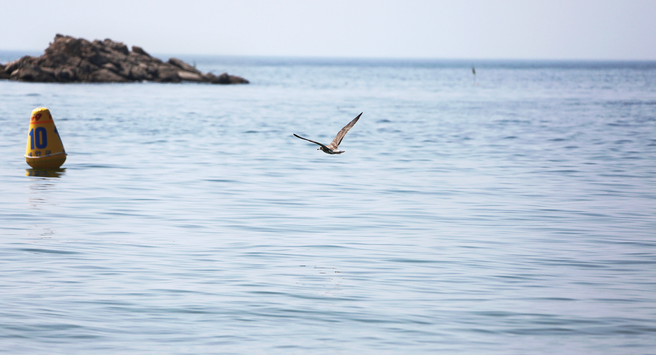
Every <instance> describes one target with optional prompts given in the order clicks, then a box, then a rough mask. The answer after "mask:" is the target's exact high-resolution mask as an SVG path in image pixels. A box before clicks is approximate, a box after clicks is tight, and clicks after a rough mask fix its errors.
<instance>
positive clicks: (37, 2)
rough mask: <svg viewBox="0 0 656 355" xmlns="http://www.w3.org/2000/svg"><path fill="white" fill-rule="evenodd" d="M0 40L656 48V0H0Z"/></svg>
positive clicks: (509, 49)
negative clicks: (57, 38)
mask: <svg viewBox="0 0 656 355" xmlns="http://www.w3.org/2000/svg"><path fill="white" fill-rule="evenodd" d="M0 8H1V9H2V12H3V14H4V15H3V18H2V21H0V33H2V35H1V36H0V50H17V51H37V52H42V51H43V50H45V48H46V47H47V46H48V44H49V43H50V42H52V40H53V38H54V37H55V34H57V33H61V34H64V35H70V36H74V37H82V38H86V39H88V40H93V39H105V38H111V39H112V40H115V41H119V42H123V43H125V44H127V45H128V46H132V45H137V46H141V47H142V48H143V49H145V50H146V51H147V52H149V53H151V54H157V53H166V54H179V55H203V54H208V55H245V56H300V57H345V58H422V59H429V58H430V59H583V60H589V59H593V60H594V59H600V60H656V0H612V1H611V0H525V1H519V0H495V1H491V0H490V1H484V0H460V1H429V0H424V1H419V0H378V1H370V0H331V1H314V0H305V1H301V0H278V1H256V0H230V1H223V0H217V1H210V0H206V1H198V0H186V1H176V0H157V1H151V0H143V1H141V0H112V1H93V0H85V1H79V0H57V1H45V0H34V1H32V0H21V1H15V0H0Z"/></svg>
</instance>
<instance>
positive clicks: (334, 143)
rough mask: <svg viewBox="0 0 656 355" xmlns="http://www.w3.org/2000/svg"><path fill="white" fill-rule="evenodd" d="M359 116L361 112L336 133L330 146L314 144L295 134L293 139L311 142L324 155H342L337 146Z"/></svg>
mask: <svg viewBox="0 0 656 355" xmlns="http://www.w3.org/2000/svg"><path fill="white" fill-rule="evenodd" d="M360 116H362V112H360V114H359V115H358V117H356V118H354V119H353V120H352V121H351V122H349V123H348V124H347V125H346V126H344V128H342V129H341V130H340V131H339V132H337V135H336V136H335V139H333V141H332V142H330V144H328V145H323V144H321V143H319V142H315V141H313V140H310V139H307V138H303V137H301V136H299V135H298V134H296V133H294V137H296V138H300V139H303V140H306V141H308V142H312V143H314V144H317V145H319V148H317V150H322V151H323V152H324V153H326V154H342V153H344V151H343V150H337V147H339V144H340V143H342V139H344V136H345V135H346V133H347V132H348V131H349V129H351V127H353V125H355V123H356V122H358V120H359V119H360Z"/></svg>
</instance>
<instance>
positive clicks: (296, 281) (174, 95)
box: [0, 57, 656, 354]
mask: <svg viewBox="0 0 656 355" xmlns="http://www.w3.org/2000/svg"><path fill="white" fill-rule="evenodd" d="M184 59H185V60H188V61H190V62H191V61H192V59H193V60H194V61H195V62H196V63H197V65H198V67H199V69H201V70H203V71H210V70H212V71H214V72H216V73H220V72H223V71H226V70H227V71H228V72H230V73H232V74H237V75H241V76H244V77H246V78H247V79H249V80H251V83H252V84H250V85H245V86H213V85H203V84H152V83H141V84H67V85H62V84H30V83H16V82H9V81H0V153H1V154H0V233H1V235H2V236H1V238H0V352H2V353H6V354H39V353H40V354H45V353H48V354H74V353H81V354H118V353H120V354H337V353H343V354H400V353H406V352H413V353H417V354H432V353H436V352H441V353H463V354H554V353H561V354H620V353H621V354H653V353H654V352H655V350H654V349H656V63H603V62H589V63H576V62H574V63H567V62H551V63H541V62H481V63H474V64H476V69H477V70H476V71H477V76H476V78H474V76H473V75H472V72H471V63H470V62H457V61H454V62H446V61H434V62H431V61H365V60H362V61H350V60H338V61H334V60H300V59H289V60H286V59H266V58H261V59H254V58H207V57H205V58H200V59H198V58H196V59H194V58H184ZM475 80H476V81H477V82H478V85H475V84H474V82H475ZM40 106H45V107H48V108H49V109H50V110H51V112H52V114H53V116H54V118H55V122H56V124H57V128H58V130H59V132H60V135H61V137H62V140H63V143H64V146H65V147H66V150H67V152H68V153H69V156H68V160H67V162H66V163H65V164H64V166H63V168H64V169H62V170H60V171H58V172H55V173H51V174H50V175H51V176H40V175H43V174H42V172H39V171H34V170H31V169H29V167H28V166H27V164H26V163H25V159H24V157H23V154H24V153H25V143H26V138H27V128H28V122H29V116H30V112H31V110H32V109H34V108H36V107H40ZM360 112H364V114H363V116H362V118H361V119H360V121H359V122H358V124H357V125H355V127H354V128H353V129H352V130H351V132H350V133H349V134H348V135H347V136H346V138H345V139H344V141H343V143H342V145H341V146H340V148H342V149H343V150H346V153H344V154H342V155H338V156H329V155H326V154H324V153H322V152H320V151H317V150H316V146H315V145H312V144H310V143H308V142H305V141H301V140H299V139H296V138H294V137H293V136H292V133H297V134H300V135H303V136H306V137H309V138H311V139H315V140H319V141H323V142H329V141H330V140H332V138H333V137H334V135H335V133H336V132H337V131H338V130H339V129H340V128H341V127H342V126H343V125H345V124H346V123H347V122H348V121H350V120H351V119H352V118H353V117H355V116H356V115H357V114H358V113H360Z"/></svg>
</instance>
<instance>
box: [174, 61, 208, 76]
mask: <svg viewBox="0 0 656 355" xmlns="http://www.w3.org/2000/svg"><path fill="white" fill-rule="evenodd" d="M169 64H173V65H175V66H176V67H178V68H180V69H182V70H186V71H188V72H192V73H196V74H201V72H200V71H198V70H197V69H196V68H194V67H193V66H191V65H189V64H187V63H185V62H183V61H182V60H180V59H178V58H170V59H169Z"/></svg>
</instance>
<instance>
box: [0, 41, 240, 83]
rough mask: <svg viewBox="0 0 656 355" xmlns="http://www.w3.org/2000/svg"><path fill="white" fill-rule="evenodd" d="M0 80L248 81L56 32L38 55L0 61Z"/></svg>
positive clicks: (140, 50)
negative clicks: (1, 62)
mask: <svg viewBox="0 0 656 355" xmlns="http://www.w3.org/2000/svg"><path fill="white" fill-rule="evenodd" d="M0 79H10V80H18V81H32V82H63V83H69V82H93V83H112V82H115V83H124V82H134V81H155V82H162V83H179V82H183V81H185V82H200V83H212V84H248V80H246V79H244V78H242V77H239V76H235V75H228V74H227V73H223V74H221V75H214V74H212V73H202V72H200V71H199V70H197V69H196V68H195V67H194V66H191V65H189V64H187V63H185V62H183V61H182V60H180V59H177V58H171V59H169V60H168V62H163V61H161V60H160V59H157V58H155V57H152V56H150V54H148V53H147V52H146V51H144V50H143V48H141V47H138V46H132V50H131V51H130V50H128V47H127V46H126V45H125V44H123V43H121V42H114V41H112V40H110V39H105V40H104V41H100V40H95V41H93V42H89V41H87V40H85V39H83V38H74V37H71V36H63V35H60V34H58V35H56V36H55V40H54V42H52V43H50V46H49V47H48V48H47V49H46V51H45V53H44V54H43V55H42V56H40V57H30V56H24V57H22V58H20V59H17V60H15V61H13V62H9V63H6V64H4V65H2V64H0Z"/></svg>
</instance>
